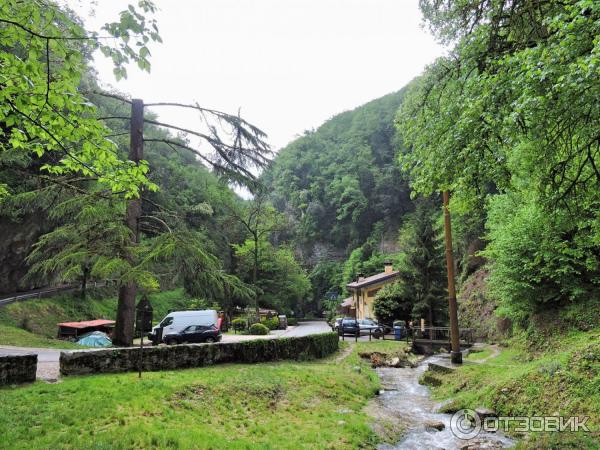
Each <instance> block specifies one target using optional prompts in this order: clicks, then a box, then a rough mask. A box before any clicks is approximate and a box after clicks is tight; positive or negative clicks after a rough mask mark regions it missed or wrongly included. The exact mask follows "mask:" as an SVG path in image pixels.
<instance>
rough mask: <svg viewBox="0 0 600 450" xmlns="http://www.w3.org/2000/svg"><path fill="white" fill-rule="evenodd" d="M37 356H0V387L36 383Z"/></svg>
mask: <svg viewBox="0 0 600 450" xmlns="http://www.w3.org/2000/svg"><path fill="white" fill-rule="evenodd" d="M36 370H37V355H21V356H0V386H3V385H6V384H20V383H31V382H33V381H35V373H36Z"/></svg>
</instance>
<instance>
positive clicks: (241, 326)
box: [231, 318, 248, 331]
mask: <svg viewBox="0 0 600 450" xmlns="http://www.w3.org/2000/svg"><path fill="white" fill-rule="evenodd" d="M231 326H232V327H233V329H234V330H235V331H244V330H245V329H246V328H247V326H248V321H247V320H246V319H241V318H238V319H233V320H232V321H231Z"/></svg>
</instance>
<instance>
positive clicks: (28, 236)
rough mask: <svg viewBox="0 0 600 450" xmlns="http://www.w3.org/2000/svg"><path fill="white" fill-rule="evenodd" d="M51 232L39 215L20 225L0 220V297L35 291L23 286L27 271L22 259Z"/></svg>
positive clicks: (24, 220) (20, 221)
mask: <svg viewBox="0 0 600 450" xmlns="http://www.w3.org/2000/svg"><path fill="white" fill-rule="evenodd" d="M50 229H51V225H50V224H49V223H47V222H46V221H45V220H44V218H43V217H42V215H41V214H40V215H38V214H29V215H26V216H23V217H21V218H19V223H16V222H13V221H11V220H9V219H7V218H3V217H0V236H2V239H0V294H12V293H13V292H17V291H20V290H27V289H31V288H34V287H35V286H32V285H31V284H23V277H24V276H25V274H27V271H28V270H29V268H28V266H27V264H26V262H25V257H26V256H27V255H28V254H29V252H30V251H31V247H32V246H33V244H35V243H36V242H37V240H38V238H39V237H40V236H41V235H42V234H44V233H47V232H48V231H50Z"/></svg>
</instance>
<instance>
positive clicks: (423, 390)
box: [377, 354, 515, 450]
mask: <svg viewBox="0 0 600 450" xmlns="http://www.w3.org/2000/svg"><path fill="white" fill-rule="evenodd" d="M428 363H435V364H439V365H443V366H448V367H451V366H452V363H451V362H450V357H449V355H448V354H441V355H435V356H431V357H429V358H425V359H424V360H423V361H422V362H421V363H420V364H419V365H418V366H417V367H416V368H408V367H407V368H399V369H396V368H379V369H377V374H378V375H379V377H380V379H381V382H382V385H383V388H384V392H383V393H382V394H381V395H380V396H379V397H378V399H377V403H378V404H377V407H379V408H384V409H386V410H387V411H386V412H388V413H391V414H393V416H395V417H397V418H398V420H400V421H401V422H402V424H403V425H404V427H405V428H406V429H407V432H406V433H405V434H404V436H403V438H402V440H401V441H400V442H398V443H397V444H395V445H389V444H383V445H380V446H379V447H378V449H379V450H392V449H394V450H396V449H404V450H409V449H411V450H412V449H415V450H417V449H418V450H425V449H446V450H452V449H460V448H463V447H464V446H465V445H467V444H472V445H473V448H510V447H513V446H514V445H515V443H514V442H513V441H512V440H511V439H509V438H507V437H506V436H505V435H504V434H502V433H501V432H498V433H486V432H483V431H482V432H481V433H479V434H478V435H477V436H476V437H475V438H474V439H472V440H470V441H469V440H463V439H459V438H457V437H456V436H455V435H454V434H453V433H452V430H451V429H450V419H451V417H452V415H451V414H441V413H437V412H436V411H437V410H438V409H439V406H440V404H439V403H436V402H434V401H433V400H432V399H431V397H430V394H429V388H428V387H427V386H422V385H420V384H419V377H420V376H421V375H422V374H423V372H425V371H426V370H427V367H428ZM428 421H435V422H442V423H443V424H444V425H445V428H444V429H443V430H442V431H435V430H427V429H426V428H425V424H426V423H427V422H428Z"/></svg>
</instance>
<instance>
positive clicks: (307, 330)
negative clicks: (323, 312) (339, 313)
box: [283, 320, 331, 337]
mask: <svg viewBox="0 0 600 450" xmlns="http://www.w3.org/2000/svg"><path fill="white" fill-rule="evenodd" d="M328 331H331V327H330V326H329V325H328V324H327V322H325V321H324V320H321V321H317V320H315V321H311V322H299V323H298V326H297V327H290V328H289V329H288V330H286V332H285V333H283V336H286V337H290V336H307V335H309V334H318V333H326V332H328Z"/></svg>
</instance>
